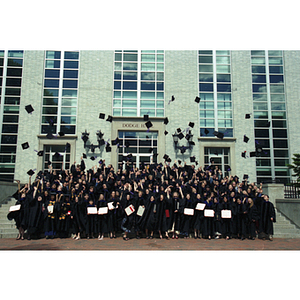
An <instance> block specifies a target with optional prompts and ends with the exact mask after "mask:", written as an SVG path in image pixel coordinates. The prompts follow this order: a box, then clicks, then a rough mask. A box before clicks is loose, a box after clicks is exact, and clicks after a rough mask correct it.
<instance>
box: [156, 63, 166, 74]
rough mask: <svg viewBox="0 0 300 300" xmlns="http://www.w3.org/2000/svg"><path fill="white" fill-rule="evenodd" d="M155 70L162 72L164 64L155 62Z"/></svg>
mask: <svg viewBox="0 0 300 300" xmlns="http://www.w3.org/2000/svg"><path fill="white" fill-rule="evenodd" d="M156 71H158V72H163V71H164V64H156Z"/></svg>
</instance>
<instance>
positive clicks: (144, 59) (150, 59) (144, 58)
mask: <svg viewBox="0 0 300 300" xmlns="http://www.w3.org/2000/svg"><path fill="white" fill-rule="evenodd" d="M142 62H155V54H142Z"/></svg>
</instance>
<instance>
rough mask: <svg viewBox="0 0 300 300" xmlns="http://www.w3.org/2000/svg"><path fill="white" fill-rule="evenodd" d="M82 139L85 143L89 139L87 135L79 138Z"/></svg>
mask: <svg viewBox="0 0 300 300" xmlns="http://www.w3.org/2000/svg"><path fill="white" fill-rule="evenodd" d="M81 138H82V140H83V141H84V142H85V143H86V142H87V141H88V139H89V137H88V136H87V135H84V136H82V137H81Z"/></svg>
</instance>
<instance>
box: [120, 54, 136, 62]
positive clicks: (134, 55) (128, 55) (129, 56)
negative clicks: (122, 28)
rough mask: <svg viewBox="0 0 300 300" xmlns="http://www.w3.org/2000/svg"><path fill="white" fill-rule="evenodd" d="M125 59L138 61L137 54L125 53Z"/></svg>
mask: <svg viewBox="0 0 300 300" xmlns="http://www.w3.org/2000/svg"><path fill="white" fill-rule="evenodd" d="M123 61H137V54H125V53H124V54H123Z"/></svg>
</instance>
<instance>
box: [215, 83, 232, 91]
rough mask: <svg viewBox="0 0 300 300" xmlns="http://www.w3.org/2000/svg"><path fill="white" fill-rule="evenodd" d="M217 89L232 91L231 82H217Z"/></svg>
mask: <svg viewBox="0 0 300 300" xmlns="http://www.w3.org/2000/svg"><path fill="white" fill-rule="evenodd" d="M217 91H218V92H230V91H231V84H217Z"/></svg>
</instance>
